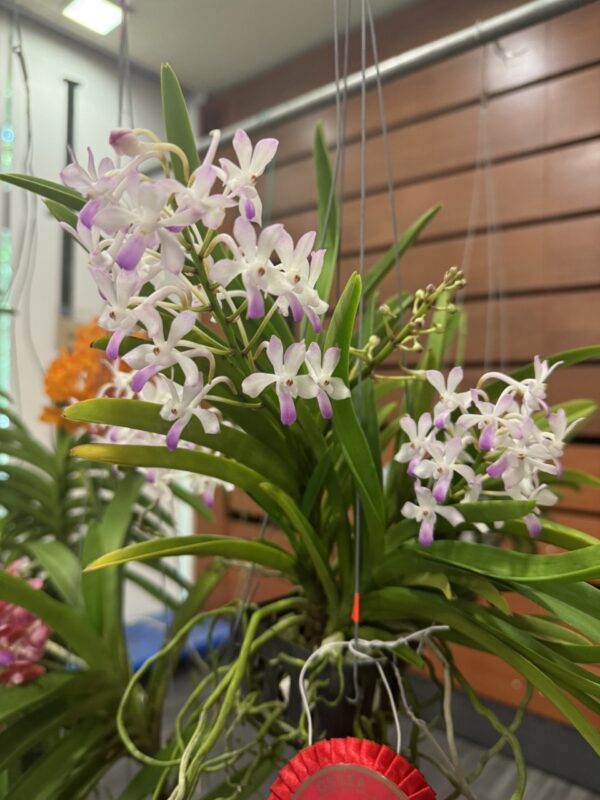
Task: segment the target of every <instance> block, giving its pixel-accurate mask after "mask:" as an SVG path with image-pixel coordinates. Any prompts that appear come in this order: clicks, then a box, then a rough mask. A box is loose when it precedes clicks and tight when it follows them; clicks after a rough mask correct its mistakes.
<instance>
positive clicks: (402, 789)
mask: <svg viewBox="0 0 600 800" xmlns="http://www.w3.org/2000/svg"><path fill="white" fill-rule="evenodd" d="M323 798H327V800H435V798H436V794H435V792H434V791H433V789H432V788H431V786H429V784H428V783H427V781H426V780H425V778H424V777H423V776H422V775H421V773H420V772H419V770H418V769H417V768H416V767H415V766H413V765H412V764H411V763H410V762H409V761H407V760H406V759H405V758H404V757H403V756H401V755H399V754H398V753H396V752H395V751H394V750H392V749H391V747H388V746H387V745H385V744H377V742H371V741H369V740H368V739H354V738H350V737H349V738H347V739H326V740H324V741H322V742H316V744H313V745H311V746H310V747H305V748H304V749H303V750H301V751H300V752H299V753H297V754H296V755H295V756H294V757H293V758H292V760H291V761H289V762H288V763H287V764H286V765H285V766H284V767H283V769H282V770H281V771H280V772H279V774H278V776H277V778H276V779H275V782H274V783H273V785H272V786H271V793H270V794H269V800H323Z"/></svg>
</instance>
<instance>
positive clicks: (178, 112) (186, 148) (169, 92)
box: [160, 64, 200, 183]
mask: <svg viewBox="0 0 600 800" xmlns="http://www.w3.org/2000/svg"><path fill="white" fill-rule="evenodd" d="M160 89H161V96H162V110H163V119H164V123H165V131H166V133H167V140H168V141H169V142H171V143H172V144H176V145H177V146H178V147H180V148H181V149H182V150H183V152H184V153H185V155H186V156H187V160H188V164H189V168H190V174H191V173H192V172H193V171H194V170H195V169H196V168H197V167H199V166H200V158H199V157H198V148H197V147H196V139H195V137H194V130H193V128H192V125H191V122H190V117H189V114H188V110H187V105H186V102H185V97H184V96H183V92H182V91H181V85H180V83H179V81H178V79H177V75H175V72H174V70H173V68H172V67H171V66H170V64H162V66H161V68H160ZM171 167H172V169H173V174H174V175H175V177H176V178H177V180H178V181H181V182H182V183H186V182H187V181H186V180H185V176H184V170H183V164H182V163H181V160H180V159H179V158H178V157H177V156H176V155H172V156H171Z"/></svg>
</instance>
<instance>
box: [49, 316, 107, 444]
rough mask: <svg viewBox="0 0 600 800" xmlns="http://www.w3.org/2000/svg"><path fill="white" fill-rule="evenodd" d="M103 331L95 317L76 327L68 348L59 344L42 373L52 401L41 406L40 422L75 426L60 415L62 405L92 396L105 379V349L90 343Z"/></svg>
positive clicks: (65, 426) (101, 334) (71, 427)
mask: <svg viewBox="0 0 600 800" xmlns="http://www.w3.org/2000/svg"><path fill="white" fill-rule="evenodd" d="M103 335H104V331H103V330H102V328H100V327H99V326H98V324H97V323H96V321H95V320H92V321H91V322H89V323H88V324H87V325H80V326H79V327H78V328H77V329H76V331H75V336H74V340H73V344H72V346H71V349H70V350H67V349H65V348H62V349H61V351H60V354H59V356H58V357H57V358H55V359H54V361H52V362H51V363H50V365H49V366H48V368H47V370H46V373H45V375H44V388H45V390H46V394H47V395H48V397H49V398H50V400H51V401H52V404H51V405H47V406H44V408H43V409H42V412H41V414H40V420H41V421H42V422H48V423H50V424H51V425H60V426H61V427H64V428H68V429H69V430H72V429H73V428H76V427H77V426H76V425H74V424H73V423H69V422H67V420H65V419H63V416H62V409H63V408H64V407H65V406H67V405H70V404H71V403H72V402H74V401H78V400H87V399H88V398H90V397H95V396H96V393H97V391H98V389H99V388H100V386H102V384H103V383H105V382H106V380H107V379H108V376H109V370H108V368H107V366H106V363H105V356H104V352H103V351H102V350H96V349H95V348H93V347H91V346H90V344H91V342H92V341H93V340H94V339H97V338H98V337H99V336H103Z"/></svg>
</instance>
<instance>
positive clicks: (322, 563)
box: [261, 484, 337, 614]
mask: <svg viewBox="0 0 600 800" xmlns="http://www.w3.org/2000/svg"><path fill="white" fill-rule="evenodd" d="M261 487H262V488H263V489H264V490H265V491H267V492H268V493H269V495H270V496H271V497H273V499H274V500H275V502H276V503H277V504H278V505H279V507H280V508H281V510H282V511H283V512H284V514H285V515H286V517H287V518H288V519H289V520H290V522H291V523H292V525H293V526H294V528H295V529H296V530H297V531H298V533H299V535H300V539H301V541H302V544H303V545H304V547H305V549H306V551H307V553H308V555H309V557H310V560H311V561H312V564H313V566H314V569H315V572H316V573H317V575H318V576H319V579H320V581H321V584H322V586H323V591H324V592H325V596H326V597H327V601H328V603H329V610H330V614H332V613H333V611H334V610H335V608H336V607H337V589H336V586H335V581H334V578H333V575H332V573H331V569H330V567H329V564H328V563H327V554H326V552H325V549H324V547H323V546H322V544H321V540H320V539H319V538H318V536H317V534H316V532H315V530H314V528H313V527H312V525H311V524H310V522H309V521H308V520H307V519H306V517H305V516H304V514H302V512H301V511H300V509H299V508H298V506H297V505H296V504H295V503H294V501H293V500H292V499H291V498H290V497H288V496H287V495H286V494H285V493H284V492H282V491H281V489H278V488H277V487H276V486H270V487H269V486H266V485H265V484H262V485H261Z"/></svg>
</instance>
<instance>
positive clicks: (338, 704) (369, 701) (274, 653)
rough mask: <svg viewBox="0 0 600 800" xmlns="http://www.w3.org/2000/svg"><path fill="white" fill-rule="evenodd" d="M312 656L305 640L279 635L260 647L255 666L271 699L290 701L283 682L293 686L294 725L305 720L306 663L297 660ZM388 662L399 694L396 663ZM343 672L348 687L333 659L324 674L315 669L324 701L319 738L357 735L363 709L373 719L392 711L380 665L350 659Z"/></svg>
mask: <svg viewBox="0 0 600 800" xmlns="http://www.w3.org/2000/svg"><path fill="white" fill-rule="evenodd" d="M282 655H283V658H281V656H282ZM309 655H310V651H309V650H308V649H307V648H306V647H304V646H302V645H301V644H298V643H297V642H294V641H290V640H289V639H285V638H283V637H274V638H273V639H270V640H269V641H268V642H267V643H266V644H265V645H264V646H263V647H261V648H260V649H259V650H258V651H257V653H256V655H255V659H254V662H253V665H252V668H253V670H256V672H257V673H260V674H262V692H263V696H264V698H265V700H277V699H286V698H285V697H284V696H283V694H284V692H283V691H282V682H285V683H286V684H287V687H286V691H285V694H287V705H286V708H285V711H284V713H283V716H284V718H285V720H286V721H287V722H289V723H290V725H293V726H294V727H296V726H297V725H298V724H299V722H300V718H301V715H302V700H301V695H300V685H299V678H300V670H301V666H300V665H299V663H294V662H300V663H301V664H303V663H304V662H305V661H306V660H307V658H308V657H309ZM286 656H287V657H288V658H286ZM292 659H293V661H292ZM382 666H383V669H384V672H385V676H386V678H387V680H388V682H389V684H390V686H391V687H392V691H394V693H397V683H396V678H395V675H394V672H393V668H392V666H391V664H390V663H389V661H388V660H386V661H384V662H383V663H382ZM341 673H342V680H343V685H342V686H340V671H339V669H338V666H337V665H336V664H334V663H331V662H328V663H327V664H325V666H324V667H322V668H321V669H320V670H319V671H318V674H314V673H313V679H314V680H316V681H318V682H319V684H321V683H322V685H319V689H318V699H317V701H316V702H315V704H314V705H313V707H312V720H313V728H314V735H315V738H322V737H325V738H336V737H344V736H351V735H352V734H353V733H354V720H355V718H356V716H357V713H360V714H361V715H362V716H365V717H368V718H372V717H373V715H374V713H376V712H377V711H385V710H389V697H388V694H387V691H386V690H385V688H384V687H383V685H382V682H381V676H380V674H379V670H378V668H377V665H376V664H375V663H373V662H369V661H358V662H357V663H356V664H353V663H352V662H351V661H348V663H345V664H344V665H343V668H342V670H341Z"/></svg>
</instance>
